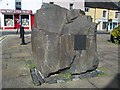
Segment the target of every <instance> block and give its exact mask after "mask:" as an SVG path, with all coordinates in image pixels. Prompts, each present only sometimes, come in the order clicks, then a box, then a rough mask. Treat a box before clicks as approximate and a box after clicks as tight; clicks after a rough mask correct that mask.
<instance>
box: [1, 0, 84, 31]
mask: <svg viewBox="0 0 120 90" xmlns="http://www.w3.org/2000/svg"><path fill="white" fill-rule="evenodd" d="M43 3H51V4H57V5H60V6H61V7H64V8H67V9H81V10H84V0H0V29H3V30H7V29H16V28H17V27H18V25H17V24H18V23H16V21H19V22H20V25H22V26H23V27H24V28H25V29H28V30H29V29H31V28H32V27H33V25H34V14H35V13H36V11H37V10H38V9H40V8H41V5H42V4H43Z"/></svg>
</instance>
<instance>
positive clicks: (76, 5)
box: [43, 0, 85, 10]
mask: <svg viewBox="0 0 120 90" xmlns="http://www.w3.org/2000/svg"><path fill="white" fill-rule="evenodd" d="M84 2H85V0H43V3H54V4H57V5H60V6H62V7H65V8H67V9H71V8H73V9H81V10H84Z"/></svg>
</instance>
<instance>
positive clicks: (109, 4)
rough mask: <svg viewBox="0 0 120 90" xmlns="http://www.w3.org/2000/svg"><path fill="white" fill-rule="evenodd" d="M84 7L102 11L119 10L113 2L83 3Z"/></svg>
mask: <svg viewBox="0 0 120 90" xmlns="http://www.w3.org/2000/svg"><path fill="white" fill-rule="evenodd" d="M85 7H91V8H102V9H110V10H120V7H118V5H117V4H115V3H114V2H88V1H87V2H85Z"/></svg>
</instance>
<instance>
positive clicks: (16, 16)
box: [14, 14, 20, 29]
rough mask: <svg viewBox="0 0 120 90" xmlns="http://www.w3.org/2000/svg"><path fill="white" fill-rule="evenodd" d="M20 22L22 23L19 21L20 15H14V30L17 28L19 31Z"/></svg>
mask: <svg viewBox="0 0 120 90" xmlns="http://www.w3.org/2000/svg"><path fill="white" fill-rule="evenodd" d="M19 21H20V20H19V14H15V15H14V26H15V27H14V28H15V29H18V28H19V27H20V23H19Z"/></svg>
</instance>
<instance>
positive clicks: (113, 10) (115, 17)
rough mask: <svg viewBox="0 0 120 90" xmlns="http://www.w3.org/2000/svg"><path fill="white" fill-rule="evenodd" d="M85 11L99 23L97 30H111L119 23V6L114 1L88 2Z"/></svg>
mask: <svg viewBox="0 0 120 90" xmlns="http://www.w3.org/2000/svg"><path fill="white" fill-rule="evenodd" d="M85 13H86V15H89V16H91V17H92V18H93V22H95V23H98V27H97V30H103V31H111V30H113V29H114V28H115V27H116V26H118V23H119V7H117V6H116V5H115V4H114V3H113V2H86V4H85Z"/></svg>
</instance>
